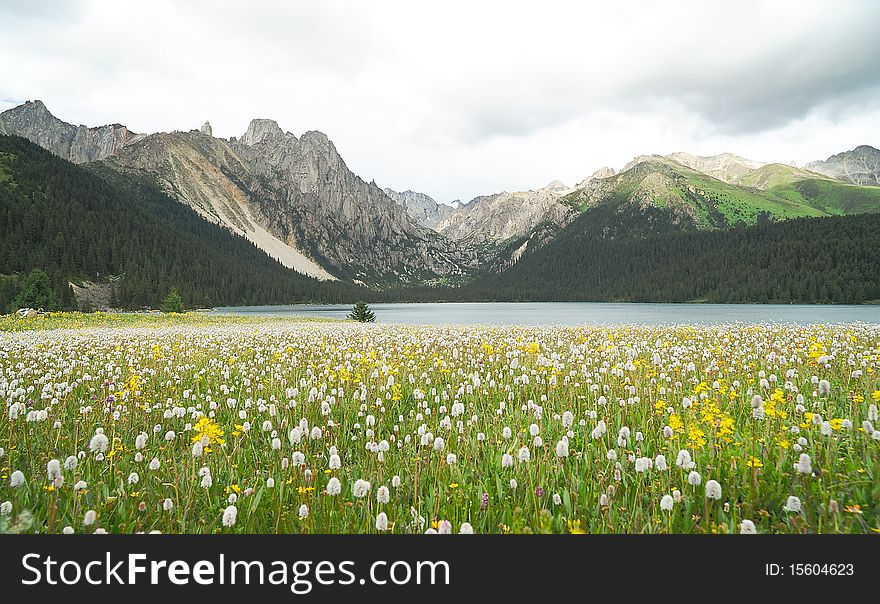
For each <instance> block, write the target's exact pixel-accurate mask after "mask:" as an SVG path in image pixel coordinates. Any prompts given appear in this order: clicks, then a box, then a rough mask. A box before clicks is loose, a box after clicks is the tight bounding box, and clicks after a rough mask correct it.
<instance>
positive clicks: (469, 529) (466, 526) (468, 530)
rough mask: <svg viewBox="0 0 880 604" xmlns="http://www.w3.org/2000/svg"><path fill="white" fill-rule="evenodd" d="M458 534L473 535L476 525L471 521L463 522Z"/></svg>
mask: <svg viewBox="0 0 880 604" xmlns="http://www.w3.org/2000/svg"><path fill="white" fill-rule="evenodd" d="M458 534H459V535H473V534H474V527H473V526H472V525H471V523H470V522H462V523H461V528H460V529H458Z"/></svg>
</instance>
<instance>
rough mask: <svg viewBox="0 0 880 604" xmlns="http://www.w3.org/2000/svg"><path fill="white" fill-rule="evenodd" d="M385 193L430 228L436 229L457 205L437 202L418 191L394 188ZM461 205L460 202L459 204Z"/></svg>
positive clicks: (416, 220) (417, 220)
mask: <svg viewBox="0 0 880 604" xmlns="http://www.w3.org/2000/svg"><path fill="white" fill-rule="evenodd" d="M383 191H385V194H386V195H388V197H390V198H391V199H393V200H394V201H396V202H397V204H398V205H399V206H401V207H402V208H403V209H405V210H406V213H407V214H409V217H410V218H412V219H413V220H414V221H415V223H416V224H418V225H420V226H423V227H425V228H428V229H436V228H437V224H438V223H439V222H440V221H441V220H443V219H444V218H446V217H447V216H449V215H450V214H451V213H452V212H453V211H454V210H455V209H456V207H454V206H450V205H446V204H442V203H437V202H436V201H434V199H433V198H431V197H430V196H428V195H425V194H424V193H419V192H418V191H409V190H407V191H402V192H398V191H395V190H394V189H388V188H385V189H383ZM458 205H459V206H460V205H461V204H460V203H459V204H458Z"/></svg>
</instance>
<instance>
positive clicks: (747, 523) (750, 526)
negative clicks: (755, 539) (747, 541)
mask: <svg viewBox="0 0 880 604" xmlns="http://www.w3.org/2000/svg"><path fill="white" fill-rule="evenodd" d="M739 533H740V535H755V534H757V533H758V530H757V529H756V528H755V523H754V522H752V521H751V520H743V521H742V522H740V524H739Z"/></svg>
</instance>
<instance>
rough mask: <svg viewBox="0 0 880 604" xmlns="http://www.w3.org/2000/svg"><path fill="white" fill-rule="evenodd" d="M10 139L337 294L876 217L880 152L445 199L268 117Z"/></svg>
mask: <svg viewBox="0 0 880 604" xmlns="http://www.w3.org/2000/svg"><path fill="white" fill-rule="evenodd" d="M0 135H6V136H18V137H22V138H25V139H28V140H29V141H31V142H32V143H34V144H36V145H38V146H39V147H42V148H43V149H45V150H47V151H49V152H51V153H52V154H54V155H55V156H57V157H58V158H61V159H63V160H67V161H69V162H71V163H73V164H76V165H79V166H81V167H82V168H83V169H86V170H87V171H88V172H90V173H91V174H92V175H94V176H96V177H98V178H100V179H102V180H104V181H106V182H111V183H114V186H116V187H122V189H125V183H130V182H137V183H139V185H138V186H148V187H152V189H153V190H154V191H155V193H156V195H161V196H164V197H163V198H167V199H169V200H174V201H175V202H177V203H179V204H181V205H183V206H185V207H186V208H188V209H189V210H191V211H192V212H194V214H195V215H197V216H198V217H199V219H201V220H203V221H205V222H207V223H209V224H211V225H214V226H215V227H217V228H220V229H222V230H225V231H227V232H229V233H231V234H232V235H234V236H236V237H237V238H240V239H242V240H244V241H246V242H248V243H249V244H250V245H251V246H253V247H256V248H258V249H259V250H260V251H261V252H262V253H264V254H265V255H266V256H267V257H268V258H269V259H270V260H271V262H273V263H277V264H279V265H280V267H282V268H283V269H288V270H289V272H291V273H293V272H295V273H299V274H301V275H303V276H305V277H309V278H312V279H315V280H318V281H325V282H327V283H332V282H339V288H340V289H339V290H338V291H340V292H341V291H349V290H348V289H346V288H349V287H355V288H358V287H360V288H363V289H364V290H365V291H370V290H372V291H382V290H384V291H391V290H397V289H399V288H407V287H423V286H431V287H434V288H446V289H444V291H446V290H447V289H448V288H452V289H454V288H460V287H463V286H464V287H469V286H470V285H468V284H471V285H472V284H475V283H479V282H481V281H482V280H485V279H489V281H491V282H497V279H499V278H502V279H503V273H505V272H506V271H509V270H510V269H511V268H513V267H518V265H519V264H525V265H526V266H528V265H529V263H524V260H525V259H528V258H530V257H538V258H540V256H541V254H544V253H549V252H547V250H550V249H552V244H554V242H557V241H569V242H571V241H574V240H575V239H576V238H577V237H575V235H573V233H574V234H577V233H580V234H583V233H585V232H589V233H590V235H589V236H590V237H591V238H592V239H597V240H601V241H633V240H639V239H645V238H650V237H655V236H666V235H669V234H674V233H697V232H710V233H711V232H721V231H726V230H729V229H734V228H742V227H750V226H752V225H762V224H777V223H781V222H783V221H787V220H791V219H798V218H827V217H831V216H843V215H850V214H861V213H873V212H878V211H880V186H878V184H880V183H878V175H880V150H878V149H876V148H874V147H870V146H867V145H862V146H859V147H856V148H855V149H853V150H852V151H847V152H843V153H839V154H837V155H833V156H831V157H829V158H828V159H827V160H824V161H815V162H811V163H809V164H807V165H806V166H805V167H803V168H798V167H795V166H792V165H788V164H783V163H767V162H761V161H754V160H751V159H746V158H743V157H740V156H737V155H734V154H730V153H722V154H719V155H714V156H695V155H691V154H688V153H683V152H679V153H673V154H671V155H665V156H660V155H642V156H638V157H636V158H634V159H633V160H632V161H631V162H629V163H628V164H626V165H625V166H624V167H623V168H622V169H621V170H620V171H619V172H616V171H615V170H613V169H611V168H607V167H606V168H602V169H600V170H597V171H595V172H593V173H592V174H591V175H590V176H588V177H586V178H584V179H583V180H582V181H580V182H578V183H577V184H575V185H572V186H567V185H565V184H563V183H561V182H559V181H553V182H551V183H549V184H548V185H546V186H543V187H540V188H536V189H534V190H530V191H513V192H510V191H502V192H495V193H490V194H486V195H481V196H478V197H476V198H474V199H472V200H471V201H468V202H467V203H460V202H458V201H456V202H453V203H452V204H445V203H439V202H437V201H436V200H434V199H433V198H431V197H430V196H429V195H427V194H425V193H420V192H416V191H411V190H407V191H402V192H398V191H395V190H393V189H390V188H384V189H383V188H380V186H379V185H377V184H376V183H375V182H367V181H366V180H364V179H363V178H361V177H359V176H358V175H356V174H354V173H353V172H352V171H351V170H350V169H349V168H348V167H347V165H346V164H345V162H344V160H343V159H342V156H341V155H340V153H339V152H338V150H337V149H336V147H335V145H334V144H333V142H332V141H331V140H330V139H329V138H328V137H327V136H326V135H325V134H323V133H321V132H318V131H308V132H305V133H303V134H302V135H300V136H298V137H297V136H296V135H294V134H292V133H290V132H286V131H284V130H282V128H281V127H280V126H279V124H278V123H277V122H275V121H274V120H271V119H253V120H251V122H250V123H249V124H248V126H247V129H246V130H245V132H244V133H243V134H242V135H241V136H239V137H232V138H229V139H224V138H219V137H215V136H213V132H212V128H211V126H210V123H208V122H205V123H204V124H203V125H202V126H201V127H200V128H195V129H193V130H190V131H186V132H181V131H175V132H158V133H152V134H140V133H135V132H132V131H130V130H129V129H128V128H127V127H125V126H123V125H120V124H112V125H105V126H99V127H87V126H82V125H79V126H76V125H73V124H69V123H67V122H64V121H62V120H61V119H58V118H57V117H55V116H54V115H52V113H51V112H49V110H48V109H47V108H46V106H45V105H44V104H43V103H42V102H41V101H29V102H26V103H24V104H22V105H19V106H18V107H14V108H12V109H9V110H7V111H5V112H3V113H0ZM10 161H11V160H10ZM7 163H9V162H7ZM9 165H12V164H11V163H10V164H9ZM10 170H11V168H10ZM0 184H2V180H0ZM35 186H36V185H35ZM120 190H121V189H120ZM150 195H153V193H150ZM154 197H155V196H154ZM156 198H158V197H156ZM72 219H73V220H76V219H77V217H75V216H73V217H72ZM587 224H588V225H590V226H589V228H587V229H584V225H587ZM573 237H574V238H573ZM7 253H14V250H7ZM538 264H540V262H538ZM23 268H24V267H22V269H23ZM71 270H73V269H71ZM273 270H274V269H273ZM518 270H521V269H518ZM74 272H75V271H74ZM73 276H74V275H71V277H73ZM108 277H109V276H108V275H105V276H104V278H108ZM310 291H311V290H310ZM351 291H354V290H351Z"/></svg>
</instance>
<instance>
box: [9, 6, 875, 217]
mask: <svg viewBox="0 0 880 604" xmlns="http://www.w3.org/2000/svg"><path fill="white" fill-rule="evenodd" d="M878 21H880V3H877V2H869V1H864V2H857V1H848V2H832V1H827V2H803V1H801V2H770V3H768V2H754V1H753V2H749V1H739V2H733V1H730V2H712V3H707V2H663V3H660V2H647V1H646V2H614V3H608V2H605V3H572V2H547V1H545V2H541V3H536V2H510V1H507V2H458V1H447V2H444V3H422V2H411V1H394V2H390V1H388V2H386V1H382V0H374V1H372V2H356V1H353V0H352V1H350V2H341V1H336V0H322V2H309V1H304V0H303V1H299V2H267V1H260V0H251V1H250V2H247V3H241V2H209V1H207V0H198V1H193V2H181V1H179V0H178V1H171V0H154V1H153V2H149V3H143V2H132V1H122V0H117V1H112V2H111V1H103V2H101V1H98V0H89V1H86V0H82V1H79V2H42V3H33V2H25V1H24V0H15V1H12V2H4V3H3V6H2V7H0V55H2V56H3V57H4V61H3V63H4V68H3V70H2V72H0V108H5V107H6V106H11V105H14V104H17V103H18V102H21V101H23V100H27V99H35V98H40V99H42V100H43V101H45V102H46V104H47V105H48V107H49V109H50V110H52V111H53V112H54V113H55V114H56V115H57V116H58V117H60V118H62V119H64V120H66V121H70V122H75V123H85V124H89V125H97V124H103V123H109V122H120V123H124V124H126V125H128V126H129V127H130V128H132V129H134V130H136V131H141V132H152V131H157V130H173V129H190V128H194V127H197V126H198V125H200V124H201V123H202V122H203V121H204V120H205V119H210V120H211V123H212V125H213V126H214V133H215V135H217V136H236V135H240V134H241V133H243V132H244V130H245V129H246V127H247V123H248V121H249V120H250V119H251V118H253V117H272V118H274V119H276V120H278V122H279V123H280V124H281V126H282V127H283V128H285V129H288V130H290V131H292V132H295V133H296V134H300V133H302V132H304V131H306V130H311V129H319V130H322V131H324V132H326V133H327V134H328V135H329V136H330V137H331V138H332V139H333V140H334V142H335V143H336V145H337V147H338V148H339V150H340V152H341V153H342V155H343V157H344V158H345V159H346V161H347V162H348V164H349V166H350V167H351V168H352V169H353V170H354V171H355V172H357V173H358V174H359V175H361V176H362V177H364V178H365V179H367V180H372V179H375V180H376V181H377V182H378V183H379V184H380V185H382V186H391V187H394V188H397V189H405V188H412V189H416V190H422V191H425V192H427V193H428V194H431V195H433V196H435V197H437V198H438V199H440V200H444V201H449V200H451V199H454V198H462V199H465V200H467V199H470V198H471V197H473V196H475V195H478V194H484V193H489V192H493V191H497V190H502V189H508V190H513V189H521V188H532V187H537V186H541V185H543V184H546V183H547V182H549V181H550V180H553V179H556V178H559V179H562V180H564V181H566V182H569V183H572V182H575V181H577V180H579V179H581V178H583V177H584V176H586V175H588V174H589V173H591V172H592V171H593V170H595V169H597V168H599V167H601V166H603V165H610V166H612V167H615V168H619V167H621V166H622V165H623V164H624V163H626V161H628V160H629V159H631V158H632V157H633V156H635V155H637V154H641V153H667V152H671V151H676V150H686V151H691V152H695V153H716V152H720V151H732V152H736V153H740V154H742V155H746V156H749V157H754V158H756V159H762V160H774V161H791V160H794V161H797V162H799V163H804V162H806V161H810V160H813V159H819V158H824V157H827V156H828V155H830V154H832V153H836V152H839V151H842V150H845V149H849V148H852V147H854V146H856V145H858V144H863V143H864V144H875V145H877V144H878V143H880V140H878V139H880V95H878V94H877V92H878V91H880V37H878V36H876V35H875V32H872V30H873V29H874V28H875V25H876V23H877V22H878Z"/></svg>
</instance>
